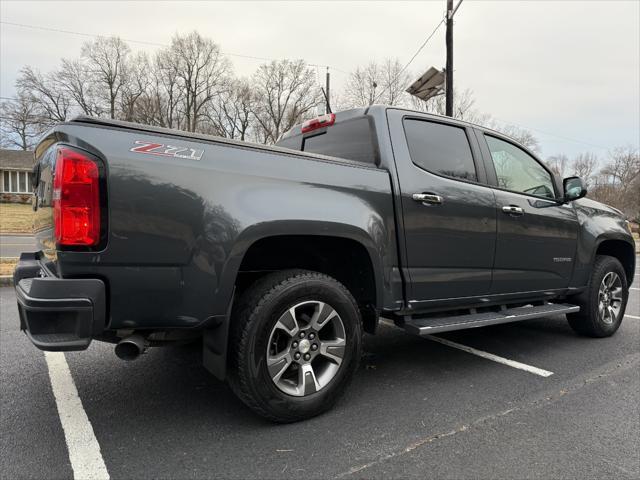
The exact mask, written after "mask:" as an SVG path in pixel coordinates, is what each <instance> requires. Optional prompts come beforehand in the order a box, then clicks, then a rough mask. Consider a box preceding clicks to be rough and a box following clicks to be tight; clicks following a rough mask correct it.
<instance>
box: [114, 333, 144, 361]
mask: <svg viewBox="0 0 640 480" xmlns="http://www.w3.org/2000/svg"><path fill="white" fill-rule="evenodd" d="M147 346H148V343H147V341H146V339H145V338H144V337H143V336H142V335H138V334H134V335H129V336H128V337H126V338H123V339H122V340H120V341H119V342H118V344H117V345H116V350H115V351H116V356H117V357H118V358H120V359H121V360H127V361H131V360H135V359H136V358H138V357H139V356H140V355H141V354H142V353H144V351H145V350H146V349H147Z"/></svg>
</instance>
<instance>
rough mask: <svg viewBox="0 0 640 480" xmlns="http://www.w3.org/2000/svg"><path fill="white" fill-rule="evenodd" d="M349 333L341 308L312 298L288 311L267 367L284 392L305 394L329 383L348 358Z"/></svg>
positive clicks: (280, 323)
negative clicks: (345, 355)
mask: <svg viewBox="0 0 640 480" xmlns="http://www.w3.org/2000/svg"><path fill="white" fill-rule="evenodd" d="M345 346H346V334H345V328H344V324H343V323H342V319H341V318H340V315H338V312H336V310H335V309H334V308H333V307H332V306H331V305H329V304H327V303H324V302H321V301H318V300H310V301H306V302H302V303H299V304H297V305H294V306H293V307H291V308H289V309H288V310H287V311H286V312H284V313H283V314H282V315H281V316H280V318H279V319H278V321H277V322H276V323H275V325H274V326H273V328H272V330H271V333H270V335H269V343H268V345H267V368H268V370H269V376H270V377H271V380H272V381H273V383H274V384H275V385H276V387H278V389H280V390H281V391H282V392H284V393H286V394H288V395H292V396H296V397H303V396H306V395H311V394H312V393H315V392H318V391H320V390H322V389H323V388H324V387H326V386H327V385H328V384H329V382H331V380H333V378H334V377H335V376H336V374H337V373H338V370H339V369H340V365H341V364H342V361H343V359H344V354H345Z"/></svg>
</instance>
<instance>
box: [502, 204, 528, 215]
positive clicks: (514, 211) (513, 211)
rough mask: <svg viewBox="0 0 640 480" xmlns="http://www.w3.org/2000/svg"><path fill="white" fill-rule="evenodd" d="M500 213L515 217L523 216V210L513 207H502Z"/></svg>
mask: <svg viewBox="0 0 640 480" xmlns="http://www.w3.org/2000/svg"><path fill="white" fill-rule="evenodd" d="M502 211H503V212H504V213H507V214H509V215H513V216H516V217H519V216H520V215H524V210H523V209H522V208H520V207H516V206H515V205H505V206H504V207H502Z"/></svg>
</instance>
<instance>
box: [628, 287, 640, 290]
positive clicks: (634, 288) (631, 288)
mask: <svg viewBox="0 0 640 480" xmlns="http://www.w3.org/2000/svg"><path fill="white" fill-rule="evenodd" d="M629 290H640V288H636V287H630V288H629Z"/></svg>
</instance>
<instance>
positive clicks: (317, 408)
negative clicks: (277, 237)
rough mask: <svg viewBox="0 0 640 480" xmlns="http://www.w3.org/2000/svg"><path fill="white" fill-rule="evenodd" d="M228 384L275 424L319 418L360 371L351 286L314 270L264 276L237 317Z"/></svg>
mask: <svg viewBox="0 0 640 480" xmlns="http://www.w3.org/2000/svg"><path fill="white" fill-rule="evenodd" d="M231 334H232V335H231V342H232V343H231V346H232V348H233V352H232V354H231V357H230V364H231V365H230V366H231V371H230V384H231V387H232V388H233V390H234V392H235V393H236V395H237V396H238V397H239V398H240V399H241V400H242V401H243V402H244V403H246V404H247V405H248V406H249V407H251V408H252V409H253V410H254V411H256V412H257V413H258V414H260V415H262V416H263V417H266V418H268V419H270V420H273V421H277V422H293V421H297V420H301V419H305V418H309V417H312V416H314V415H318V414H320V413H322V412H324V411H326V410H328V409H329V408H331V406H332V405H333V404H334V403H335V402H336V401H337V400H338V398H339V397H340V395H341V394H342V393H343V391H344V389H345V388H346V386H347V384H348V383H349V381H350V380H351V378H352V376H353V374H354V372H355V370H356V369H357V366H358V362H359V359H360V351H361V337H362V333H361V319H360V313H359V310H358V308H357V305H356V302H355V300H354V299H353V297H352V296H351V294H350V293H349V291H348V290H347V289H346V288H345V287H344V286H343V285H342V284H340V283H339V282H338V281H336V280H335V279H333V278H331V277H329V276H327V275H323V274H320V273H315V272H308V271H300V270H289V271H284V272H278V273H274V274H270V275H268V276H266V277H264V278H262V279H261V280H258V281H257V282H256V283H255V284H254V285H253V286H252V287H250V288H249V289H248V291H247V292H245V294H243V295H242V297H241V299H240V301H239V302H238V305H237V308H236V309H235V310H234V316H233V319H232V332H231Z"/></svg>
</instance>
